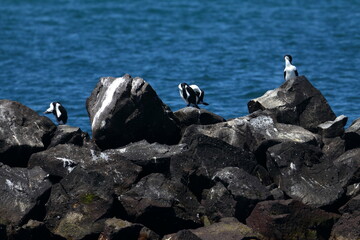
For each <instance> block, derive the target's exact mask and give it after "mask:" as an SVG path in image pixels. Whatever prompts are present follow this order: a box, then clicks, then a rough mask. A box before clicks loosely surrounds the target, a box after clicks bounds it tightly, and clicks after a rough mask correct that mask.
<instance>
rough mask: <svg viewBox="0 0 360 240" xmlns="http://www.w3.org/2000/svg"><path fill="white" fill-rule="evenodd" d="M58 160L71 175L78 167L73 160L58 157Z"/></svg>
mask: <svg viewBox="0 0 360 240" xmlns="http://www.w3.org/2000/svg"><path fill="white" fill-rule="evenodd" d="M57 159H58V160H60V161H62V162H63V167H64V168H66V169H67V170H68V172H69V173H71V172H72V171H73V170H74V169H75V167H76V163H75V162H74V161H73V160H71V159H68V158H62V157H57ZM71 165H73V166H71Z"/></svg>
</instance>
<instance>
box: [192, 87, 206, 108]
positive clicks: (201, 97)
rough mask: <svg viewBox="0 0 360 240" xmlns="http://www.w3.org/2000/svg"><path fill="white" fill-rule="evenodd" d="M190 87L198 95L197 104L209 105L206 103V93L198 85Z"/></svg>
mask: <svg viewBox="0 0 360 240" xmlns="http://www.w3.org/2000/svg"><path fill="white" fill-rule="evenodd" d="M190 87H191V88H192V89H193V90H194V92H195V93H196V98H197V99H196V103H197V104H204V105H209V104H208V103H206V102H204V95H205V93H204V91H203V90H202V89H200V88H199V87H198V86H197V85H190Z"/></svg>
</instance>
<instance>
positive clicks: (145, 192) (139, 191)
mask: <svg viewBox="0 0 360 240" xmlns="http://www.w3.org/2000/svg"><path fill="white" fill-rule="evenodd" d="M118 200H119V201H120V203H121V204H122V206H123V207H124V209H125V211H126V213H127V215H128V217H129V219H130V221H135V222H139V223H142V224H144V225H145V226H147V227H149V228H150V229H152V230H154V231H155V232H157V233H159V234H168V233H173V232H176V231H179V230H181V229H186V228H195V227H199V226H201V221H200V219H199V217H198V214H199V213H200V212H199V211H200V210H199V207H200V204H199V203H198V202H197V200H196V197H195V196H194V195H193V194H192V193H191V192H190V191H189V190H188V188H187V187H186V186H185V185H183V184H182V183H180V182H177V181H171V180H169V179H167V178H166V177H165V176H164V175H163V174H160V173H153V174H150V175H148V176H146V177H143V178H142V179H141V180H140V181H139V182H138V183H137V184H136V185H135V186H134V187H133V188H132V189H130V190H129V191H127V192H125V193H123V194H121V195H119V196H118Z"/></svg>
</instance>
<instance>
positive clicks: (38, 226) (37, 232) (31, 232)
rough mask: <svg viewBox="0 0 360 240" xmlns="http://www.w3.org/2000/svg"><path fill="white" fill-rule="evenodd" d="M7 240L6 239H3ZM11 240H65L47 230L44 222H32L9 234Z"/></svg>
mask: <svg viewBox="0 0 360 240" xmlns="http://www.w3.org/2000/svg"><path fill="white" fill-rule="evenodd" d="M1 239H5V238H1ZM9 239H11V240H45V239H46V240H63V238H61V237H58V236H55V235H54V234H52V233H51V232H50V231H49V229H47V228H46V226H45V224H44V223H43V222H39V221H36V220H30V221H29V222H28V223H26V224H25V225H23V226H21V228H18V229H16V231H15V232H12V233H10V234H9Z"/></svg>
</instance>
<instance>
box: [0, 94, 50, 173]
mask: <svg viewBox="0 0 360 240" xmlns="http://www.w3.org/2000/svg"><path fill="white" fill-rule="evenodd" d="M55 129H56V127H55V125H54V123H53V122H52V121H51V120H50V119H49V118H47V117H43V116H39V115H38V114H37V113H36V112H35V111H34V110H32V109H30V108H28V107H26V106H24V105H22V104H21V103H18V102H15V101H10V100H0V162H3V163H5V164H7V165H9V166H14V167H25V166H26V164H27V161H28V160H29V157H30V155H31V154H32V153H34V152H39V151H42V150H44V149H45V148H46V147H47V145H48V144H49V143H50V138H51V135H52V133H53V132H54V131H55Z"/></svg>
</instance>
